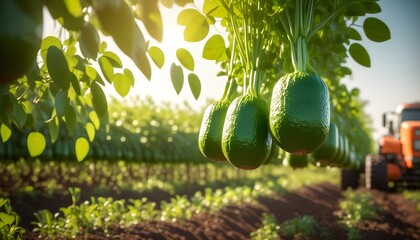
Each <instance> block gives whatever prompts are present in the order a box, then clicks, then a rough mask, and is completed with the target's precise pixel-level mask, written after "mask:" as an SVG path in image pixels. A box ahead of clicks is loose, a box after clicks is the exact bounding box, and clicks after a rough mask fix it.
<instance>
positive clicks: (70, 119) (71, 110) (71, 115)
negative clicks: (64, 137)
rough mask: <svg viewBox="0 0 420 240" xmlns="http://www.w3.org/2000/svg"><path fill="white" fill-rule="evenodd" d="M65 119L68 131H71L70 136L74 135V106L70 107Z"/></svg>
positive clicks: (75, 117) (75, 118) (75, 119)
mask: <svg viewBox="0 0 420 240" xmlns="http://www.w3.org/2000/svg"><path fill="white" fill-rule="evenodd" d="M64 119H65V121H66V125H67V129H68V130H69V134H70V135H73V133H74V131H75V130H76V121H77V116H76V111H75V110H74V107H73V106H72V105H69V107H68V109H67V113H66V115H64Z"/></svg>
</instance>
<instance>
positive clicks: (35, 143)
mask: <svg viewBox="0 0 420 240" xmlns="http://www.w3.org/2000/svg"><path fill="white" fill-rule="evenodd" d="M46 144H47V142H46V141H45V137H44V135H42V133H39V132H31V133H29V135H28V138H27V141H26V145H27V146H28V150H29V154H30V155H31V157H37V156H39V155H41V154H42V152H44V149H45V146H46Z"/></svg>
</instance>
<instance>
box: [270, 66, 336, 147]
mask: <svg viewBox="0 0 420 240" xmlns="http://www.w3.org/2000/svg"><path fill="white" fill-rule="evenodd" d="M329 125H330V98H329V93H328V88H327V86H326V85H325V83H324V81H323V80H322V79H321V78H320V77H319V76H318V75H315V74H308V73H301V72H295V73H290V74H287V75H285V76H284V77H282V78H281V79H280V80H279V81H278V82H277V83H276V85H275V86H274V89H273V94H272V98H271V104H270V129H271V133H272V135H273V137H274V140H275V141H276V143H277V144H278V145H279V146H280V147H281V148H282V149H283V150H285V151H287V152H289V153H292V154H296V155H303V154H309V153H311V152H313V151H315V150H316V149H318V148H319V147H320V146H321V145H322V144H323V143H324V141H325V139H326V137H327V135H328V128H329Z"/></svg>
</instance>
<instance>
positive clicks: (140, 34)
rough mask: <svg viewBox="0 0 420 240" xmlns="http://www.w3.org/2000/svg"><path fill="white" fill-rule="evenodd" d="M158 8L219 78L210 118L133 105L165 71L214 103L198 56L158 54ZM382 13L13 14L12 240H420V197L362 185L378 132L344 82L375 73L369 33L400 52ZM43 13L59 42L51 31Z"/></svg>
mask: <svg viewBox="0 0 420 240" xmlns="http://www.w3.org/2000/svg"><path fill="white" fill-rule="evenodd" d="M162 8H168V9H171V8H176V9H181V10H180V11H179V14H178V17H177V24H178V25H180V26H182V27H183V29H184V31H183V32H180V33H179V34H183V37H184V40H185V42H187V43H191V46H192V45H193V44H201V46H202V58H203V59H206V60H209V63H211V64H216V65H218V66H219V67H220V72H219V74H218V76H219V77H220V81H224V82H225V89H224V92H223V95H221V96H222V97H221V98H220V99H211V100H208V103H207V105H206V107H205V108H203V109H201V110H195V109H194V108H193V107H191V105H190V103H188V102H185V103H183V104H174V103H172V102H166V103H156V102H155V101H154V99H153V96H150V97H146V98H140V97H130V98H128V97H126V96H127V94H128V93H129V92H130V91H131V90H132V89H133V88H134V87H135V82H136V81H138V79H139V78H144V79H148V80H150V81H156V79H153V78H152V74H153V73H155V71H163V66H164V65H168V64H169V65H170V68H169V69H170V70H169V73H168V74H167V75H168V77H167V81H166V82H162V84H169V85H172V86H173V89H174V90H175V92H176V93H177V94H179V93H180V92H181V90H182V89H183V88H189V89H188V90H190V91H191V93H192V95H193V96H194V98H195V99H198V98H199V97H200V95H201V92H202V91H208V90H207V89H202V85H201V80H200V77H203V76H199V75H198V74H196V73H195V72H194V71H195V64H196V62H195V60H194V58H193V55H192V54H191V53H190V50H188V49H187V48H178V49H173V52H171V53H169V52H163V51H162V50H161V49H160V47H159V42H161V41H162V37H163V33H164V29H165V22H164V21H163V20H164V19H165V18H164V16H162V15H161V10H160V9H162ZM379 12H381V7H380V4H379V2H378V1H375V0H352V1H341V0H334V1H327V2H322V3H321V2H320V1H316V0H273V1H265V0H247V1H244V0H204V1H192V0H151V1H136V0H107V1H103V0H74V1H67V0H59V1H57V0H33V1H29V2H28V1H22V0H2V1H1V2H0V23H2V25H1V28H0V46H1V48H0V58H1V59H0V60H1V62H0V107H1V111H0V137H1V142H0V239H7V240H9V239H420V222H419V221H418V220H419V219H420V211H419V209H420V192H419V191H411V190H406V189H396V192H394V193H387V192H381V191H375V190H369V189H365V188H363V185H364V184H363V178H364V174H363V173H362V174H360V173H361V172H362V169H364V165H365V162H364V159H365V156H366V155H367V154H369V153H371V152H373V151H374V148H375V147H374V141H373V139H372V136H371V134H372V126H371V125H370V118H369V116H368V115H367V114H366V113H365V111H364V106H365V104H366V103H365V102H364V101H363V100H362V99H360V98H359V93H360V90H359V89H358V88H351V89H350V88H348V87H347V86H346V85H345V84H343V83H342V81H341V80H342V79H343V78H344V77H346V76H349V75H351V74H352V70H351V69H350V68H348V67H347V66H346V62H347V59H348V58H350V57H351V58H352V59H353V60H355V62H357V63H358V64H360V65H362V66H364V67H370V65H371V61H370V57H369V53H368V49H366V48H365V47H364V46H362V44H361V43H362V42H361V40H362V36H363V37H366V38H367V39H368V40H369V41H372V42H375V43H378V44H379V43H381V42H384V41H387V40H389V39H390V38H391V33H390V29H389V28H388V26H387V25H386V23H384V22H383V21H382V20H380V19H378V18H377V17H376V16H375V14H377V13H379ZM46 14H48V17H51V19H52V21H53V22H54V25H55V26H58V28H59V33H58V34H57V35H54V36H44V35H43V33H44V32H45V25H44V23H43V21H44V19H45V18H44V16H45V15H46ZM4 23H11V24H4ZM210 28H214V29H216V30H217V31H209V30H210ZM111 39H112V41H114V43H115V46H116V48H117V49H113V48H111V47H108V46H109V42H107V41H109V40H111ZM151 40H152V41H151ZM171 54H174V55H175V56H176V60H175V61H174V62H172V63H168V62H167V55H171ZM122 55H125V56H126V57H128V59H129V60H130V61H132V63H134V65H135V66H136V67H137V68H138V69H136V72H138V73H139V74H134V73H135V72H133V70H132V69H131V70H130V69H129V68H127V67H125V66H124V65H125V62H124V61H122V57H121V56H122ZM168 59H169V58H168ZM137 70H139V71H137ZM106 86H112V87H113V88H114V90H115V91H116V93H117V94H119V95H120V96H121V97H122V98H123V99H124V101H120V100H116V99H114V98H112V97H110V95H109V94H107V93H106V92H105V90H104V89H105V87H106ZM124 97H125V98H124ZM366 175H367V174H366ZM340 179H341V181H340ZM357 186H361V187H360V188H357Z"/></svg>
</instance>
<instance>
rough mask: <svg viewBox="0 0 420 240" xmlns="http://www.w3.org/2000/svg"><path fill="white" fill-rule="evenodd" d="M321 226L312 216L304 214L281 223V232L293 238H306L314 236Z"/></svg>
mask: <svg viewBox="0 0 420 240" xmlns="http://www.w3.org/2000/svg"><path fill="white" fill-rule="evenodd" d="M317 228H319V226H318V224H317V222H316V220H315V218H314V217H312V216H308V215H303V216H297V217H295V218H292V219H289V220H287V221H284V222H283V223H282V224H281V225H280V233H281V234H282V235H284V236H286V237H293V239H304V238H309V237H313V236H314V235H315V233H316V231H317Z"/></svg>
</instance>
